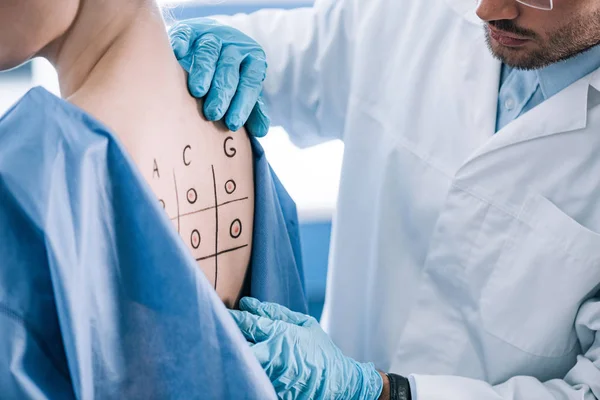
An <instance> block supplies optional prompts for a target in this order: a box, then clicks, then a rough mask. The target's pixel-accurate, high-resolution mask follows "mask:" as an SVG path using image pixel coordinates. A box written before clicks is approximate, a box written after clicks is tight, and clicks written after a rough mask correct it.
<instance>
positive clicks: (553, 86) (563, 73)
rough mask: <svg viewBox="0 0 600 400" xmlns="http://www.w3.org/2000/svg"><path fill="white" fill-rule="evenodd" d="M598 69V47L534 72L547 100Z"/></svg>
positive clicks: (599, 53) (599, 65)
mask: <svg viewBox="0 0 600 400" xmlns="http://www.w3.org/2000/svg"><path fill="white" fill-rule="evenodd" d="M598 68H600V45H596V46H595V47H592V48H591V49H589V50H587V51H585V52H583V53H581V54H578V55H576V56H575V57H571V58H569V59H568V60H565V61H560V62H558V63H554V64H551V65H549V66H547V67H545V68H542V69H538V70H535V73H536V75H537V78H538V82H539V85H540V89H541V90H542V94H543V96H544V99H549V98H550V97H552V96H554V95H555V94H557V93H558V92H560V91H561V90H563V89H565V88H567V87H568V86H570V85H571V84H573V83H575V82H577V81H578V80H580V79H581V78H583V77H584V76H586V75H588V74H590V73H592V72H593V71H595V70H596V69H598Z"/></svg>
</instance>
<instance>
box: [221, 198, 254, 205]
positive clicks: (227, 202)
mask: <svg viewBox="0 0 600 400" xmlns="http://www.w3.org/2000/svg"><path fill="white" fill-rule="evenodd" d="M242 200H248V197H242V198H241V199H235V200H229V201H226V202H224V203H221V204H219V207H221V206H224V205H225V204H229V203H235V202H236V201H242Z"/></svg>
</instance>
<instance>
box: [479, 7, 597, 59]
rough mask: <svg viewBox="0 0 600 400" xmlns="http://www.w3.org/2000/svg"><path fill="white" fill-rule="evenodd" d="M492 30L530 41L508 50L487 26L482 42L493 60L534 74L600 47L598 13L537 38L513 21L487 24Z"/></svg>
mask: <svg viewBox="0 0 600 400" xmlns="http://www.w3.org/2000/svg"><path fill="white" fill-rule="evenodd" d="M489 24H490V25H491V26H493V27H494V28H496V29H498V30H500V31H504V32H507V33H513V34H516V35H519V36H521V37H523V38H527V39H530V42H529V43H527V45H526V46H523V47H518V48H510V47H506V46H503V45H501V44H499V43H497V42H494V41H493V40H492V38H491V37H490V32H489V30H488V28H487V26H485V27H484V29H485V40H486V43H487V45H488V48H489V49H490V51H491V52H492V54H493V55H494V57H495V58H497V59H499V60H500V61H502V62H503V63H505V64H506V65H508V66H510V67H512V68H516V69H525V70H533V69H539V68H544V67H546V66H548V65H550V64H554V63H557V62H559V61H563V60H566V59H569V58H571V57H574V56H576V55H578V54H581V53H583V52H585V51H586V50H588V49H590V48H592V47H594V46H595V45H597V44H599V43H600V11H597V12H594V13H591V14H590V15H587V16H585V17H583V18H582V17H578V18H576V19H574V20H572V21H569V22H568V23H567V24H565V25H563V26H561V27H560V28H558V29H556V30H554V31H550V32H545V33H544V35H540V34H538V33H536V32H535V31H533V30H529V29H524V28H521V27H519V26H517V25H516V24H515V23H514V22H513V21H512V20H497V21H490V22H489Z"/></svg>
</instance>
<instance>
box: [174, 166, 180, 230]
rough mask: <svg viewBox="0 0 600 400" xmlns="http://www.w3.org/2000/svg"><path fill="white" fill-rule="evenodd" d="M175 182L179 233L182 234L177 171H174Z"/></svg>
mask: <svg viewBox="0 0 600 400" xmlns="http://www.w3.org/2000/svg"><path fill="white" fill-rule="evenodd" d="M173 182H175V202H176V203H177V233H180V232H181V224H180V217H181V215H179V194H178V193H177V178H176V177H175V170H173Z"/></svg>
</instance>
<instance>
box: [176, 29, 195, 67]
mask: <svg viewBox="0 0 600 400" xmlns="http://www.w3.org/2000/svg"><path fill="white" fill-rule="evenodd" d="M169 37H170V40H171V47H172V48H173V52H174V53H175V57H177V59H178V60H180V59H182V58H184V57H186V56H187V55H188V53H189V51H190V48H191V47H192V44H193V43H194V42H195V41H196V39H197V34H196V33H195V31H194V30H193V29H192V28H191V27H190V26H189V25H186V24H184V23H178V24H175V25H174V26H173V27H172V28H171V29H170V30H169Z"/></svg>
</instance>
